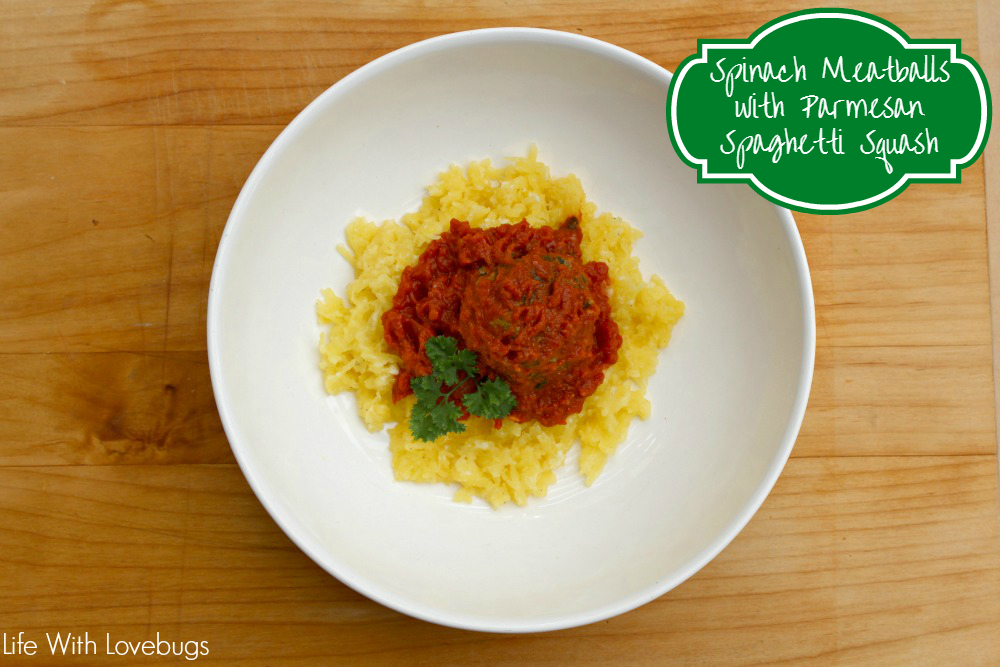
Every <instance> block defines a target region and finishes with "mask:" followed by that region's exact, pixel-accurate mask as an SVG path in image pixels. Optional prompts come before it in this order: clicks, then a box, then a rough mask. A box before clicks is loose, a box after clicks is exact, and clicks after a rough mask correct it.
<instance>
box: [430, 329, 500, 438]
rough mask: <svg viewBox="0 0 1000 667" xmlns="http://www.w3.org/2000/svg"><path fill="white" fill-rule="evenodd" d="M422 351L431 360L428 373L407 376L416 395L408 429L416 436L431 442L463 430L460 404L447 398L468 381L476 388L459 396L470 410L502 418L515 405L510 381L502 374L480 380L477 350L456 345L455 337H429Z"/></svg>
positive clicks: (483, 415) (494, 417)
mask: <svg viewBox="0 0 1000 667" xmlns="http://www.w3.org/2000/svg"><path fill="white" fill-rule="evenodd" d="M424 352H426V353H427V358H428V359H429V360H430V362H431V369H432V370H431V374H430V375H423V376H421V377H415V378H410V388H411V389H412V390H413V394H414V395H415V396H416V397H417V403H416V405H414V406H413V411H412V412H411V413H410V432H411V433H413V437H414V438H416V439H417V440H424V441H427V442H430V441H432V440H436V439H438V438H440V437H441V436H443V435H446V434H448V433H461V432H463V431H464V430H465V424H463V423H462V422H460V421H459V418H461V416H462V408H460V407H459V406H458V405H456V404H455V403H454V402H452V401H451V400H450V399H451V395H452V394H453V393H454V392H455V390H456V389H458V388H459V387H461V386H464V385H466V384H467V383H469V382H473V383H475V384H476V385H477V386H476V390H475V391H473V392H470V393H468V394H466V395H465V396H464V397H463V398H462V405H464V406H465V409H466V410H467V411H468V412H469V414H472V415H476V416H477V417H482V418H484V419H503V418H504V417H506V416H507V415H509V414H510V413H511V411H512V410H513V409H514V408H515V407H516V406H517V399H516V398H515V397H514V394H513V392H511V390H510V385H508V384H507V382H506V381H504V380H503V379H502V378H496V379H495V380H483V381H479V379H480V378H479V367H478V366H477V364H476V353H475V352H473V351H472V350H460V349H458V341H457V340H455V339H454V338H451V337H450V336H435V337H434V338H430V339H428V340H427V342H426V343H425V344H424ZM459 373H464V374H465V378H463V379H459ZM449 387H450V388H449Z"/></svg>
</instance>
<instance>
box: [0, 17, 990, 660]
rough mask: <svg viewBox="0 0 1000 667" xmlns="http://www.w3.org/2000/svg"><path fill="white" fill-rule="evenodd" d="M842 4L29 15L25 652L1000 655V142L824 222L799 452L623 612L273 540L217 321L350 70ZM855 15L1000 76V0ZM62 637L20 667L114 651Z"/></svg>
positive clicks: (674, 33) (14, 506)
mask: <svg viewBox="0 0 1000 667" xmlns="http://www.w3.org/2000/svg"><path fill="white" fill-rule="evenodd" d="M809 6H810V5H808V4H803V3H793V4H787V5H786V4H780V3H776V2H766V1H765V2H752V3H747V2H739V1H736V0H733V1H731V2H719V1H713V0H708V1H706V2H690V1H684V2H658V1H656V0H637V1H635V2H629V3H626V2H622V3H618V4H615V3H612V2H603V1H595V2H579V3H569V2H550V1H548V0H539V1H537V2H506V1H500V0H491V1H487V2H472V1H471V0H458V1H457V2H425V1H423V0H420V1H415V0H404V1H401V2H390V1H388V0H370V1H361V0H355V1H352V2H315V1H304V2H302V1H299V0H288V1H285V2H273V3H268V2H217V1H214V0H200V1H192V0H184V1H172V0H169V1H168V0H107V1H103V2H88V1H84V0H66V1H65V2H54V1H51V0H0V72H2V75H0V147H2V148H0V633H5V634H6V635H7V642H8V643H9V640H10V639H11V637H12V636H16V635H17V633H19V632H24V633H25V634H24V636H25V637H26V638H28V637H30V638H32V639H34V640H36V641H39V642H44V639H45V633H46V632H49V633H54V632H60V631H61V632H74V633H83V632H85V631H87V632H89V633H90V637H91V638H97V639H98V640H99V641H100V643H101V652H102V653H103V649H104V645H103V642H104V640H105V637H106V636H110V637H111V639H112V643H113V642H114V641H115V640H117V639H124V640H129V641H136V640H144V639H154V640H155V639H156V633H157V632H158V633H160V635H161V637H163V638H167V639H172V640H174V641H179V640H196V641H204V642H206V644H207V646H208V648H209V649H210V653H209V655H207V656H203V657H200V658H199V661H218V662H221V663H224V664H234V663H240V662H247V663H260V664H289V663H300V664H314V663H318V662H327V661H333V660H336V659H340V660H343V661H348V662H371V663H385V662H406V663H411V662H415V663H419V664H442V663H443V664H467V663H471V662H474V661H475V662H486V663H491V662H511V663H514V662H516V663H534V662H547V663H573V664H575V663H599V664H625V663H630V664H634V663H659V664H664V663H672V662H676V663H682V664H690V663H699V664H709V665H728V664H765V663H767V664H773V663H787V664H802V663H806V664H837V665H839V664H880V665H884V664H905V665H921V664H927V665H941V664H961V665H998V664H1000V504H998V499H997V437H996V436H997V429H996V410H995V393H996V383H995V379H994V358H995V354H994V346H995V340H996V338H995V337H994V334H993V331H994V330H996V331H1000V327H994V326H992V325H991V314H992V315H994V316H995V313H996V309H997V307H998V305H1000V276H997V273H1000V268H998V266H1000V265H998V266H994V269H995V273H994V285H995V289H994V291H993V304H994V305H993V310H992V311H991V289H990V270H989V269H990V266H989V257H990V246H991V244H993V245H994V246H995V249H994V250H995V253H994V254H996V255H997V257H998V259H1000V144H997V140H996V137H994V142H993V145H992V146H991V147H990V149H989V150H988V152H987V155H986V157H985V158H984V159H980V160H979V162H978V163H977V164H975V165H974V166H973V167H971V168H969V169H967V170H965V171H964V172H963V175H962V180H963V182H962V183H961V184H954V185H941V184H937V185H927V184H924V185H915V186H912V187H910V188H909V189H908V190H906V191H905V192H904V193H903V194H902V195H901V196H899V197H898V198H896V199H894V200H892V201H891V202H889V203H888V204H885V205H883V206H880V207H878V208H875V209H873V210H869V211H865V212H862V213H857V214H853V215H847V216H835V217H824V216H814V215H804V214H795V220H796V222H797V223H798V227H799V230H800V231H801V234H802V238H803V241H804V243H805V248H806V253H807V255H808V259H809V264H810V267H811V270H812V278H813V286H814V291H815V297H816V323H817V326H816V330H817V348H816V371H815V380H814V382H813V386H812V395H811V397H810V400H809V407H808V410H807V412H806V417H805V422H804V423H803V425H802V431H801V434H800V436H799V438H798V442H797V443H796V445H795V448H794V451H793V452H792V458H791V460H790V461H789V462H788V465H787V466H786V468H785V470H784V473H783V474H782V475H781V478H780V479H779V480H778V483H777V486H775V488H774V491H773V492H772V493H771V495H770V496H769V497H768V499H767V501H766V502H765V503H764V505H763V507H762V508H761V509H760V511H759V512H758V513H757V515H756V516H755V517H754V519H753V520H752V521H751V522H750V523H749V525H748V526H747V527H746V528H745V529H744V530H743V532H742V533H741V534H740V535H739V536H738V537H737V538H736V540H735V541H734V542H733V543H732V544H731V545H730V546H729V547H728V548H727V549H725V550H724V551H723V552H722V554H721V555H719V557H718V558H716V559H715V560H714V561H712V562H711V563H710V564H709V565H708V566H707V567H705V568H704V569H703V570H702V571H701V572H699V573H698V574H697V575H695V576H694V577H693V578H692V579H691V580H689V581H688V582H686V583H684V584H683V585H681V586H680V587H678V588H677V589H675V590H673V591H672V592H670V593H668V594H666V595H664V596H663V597H661V598H659V599H658V600H655V601H654V602H651V603H649V604H647V605H645V606H643V607H641V608H639V609H637V610H635V611H632V612H629V613H627V614H624V615H622V616H619V617H617V618H613V619H611V620H608V621H604V622H600V623H596V624H593V625H589V626H585V627H581V628H576V629H571V630H565V631H559V632H552V633H547V634H535V635H510V636H508V635H490V634H480V633H475V632H467V631H460V630H454V629H449V628H444V627H439V626H435V625H432V624H429V623H425V622H422V621H418V620H414V619H412V618H409V617H406V616H403V615H401V614H398V613H396V612H394V611H391V610H389V609H387V608H385V607H382V606H380V605H378V604H376V603H374V602H372V601H370V600H368V599H367V598H365V597H363V596H362V595H360V594H358V593H356V592H354V591H353V590H351V589H349V588H347V587H346V586H344V585H342V584H341V583H339V582H338V581H337V580H336V579H334V578H332V577H331V576H329V575H328V574H326V573H325V572H324V571H323V570H321V569H320V568H319V567H318V566H317V565H315V564H314V563H313V562H312V561H311V560H310V559H309V558H308V557H307V556H305V555H304V554H303V553H302V552H301V551H299V549H298V548H296V547H295V546H294V545H293V544H292V543H291V541H289V539H288V538H287V537H285V535H284V534H283V533H282V531H281V530H280V529H279V528H278V526H277V525H276V524H275V523H274V522H273V521H272V520H271V519H270V517H269V516H268V515H267V513H266V512H265V511H264V509H263V508H262V507H261V505H260V503H259V502H258V501H257V499H256V497H255V496H254V495H253V493H252V492H251V490H250V488H249V486H248V485H247V482H246V481H245V479H244V477H243V475H242V473H241V472H240V469H239V468H238V467H237V465H236V464H235V461H234V458H233V454H232V452H231V451H230V448H229V444H228V442H227V440H226V436H225V434H224V433H223V430H222V426H221V424H220V421H219V416H218V414H217V412H216V408H215V403H214V400H213V396H212V387H211V383H210V379H209V371H208V359H207V354H206V340H205V316H206V302H207V292H208V283H209V278H210V276H211V272H212V262H213V260H214V257H215V250H216V247H217V245H218V242H219V238H220V235H221V233H222V229H223V225H224V224H225V221H226V218H227V215H228V214H229V211H230V208H231V207H232V204H233V202H234V200H235V198H236V195H237V194H238V192H239V190H240V187H241V186H242V185H243V182H244V181H245V179H246V178H247V176H248V174H249V173H250V170H251V169H252V168H253V166H254V165H255V164H256V162H257V160H258V158H259V157H260V156H261V154H262V153H263V152H264V150H265V149H266V148H267V146H268V145H269V144H270V142H271V141H272V140H273V139H274V138H275V137H276V136H277V134H278V133H279V132H280V131H281V129H282V128H283V127H284V126H285V125H286V124H287V123H288V122H289V121H290V120H291V119H292V118H293V117H294V116H295V115H296V114H297V113H298V112H299V111H300V110H301V109H302V108H303V107H304V106H305V105H306V104H307V103H308V102H310V101H311V100H312V99H313V98H315V97H316V96H317V95H318V94H319V93H320V92H322V91H323V90H324V89H326V88H327V87H328V86H330V85H331V84H333V83H334V82H336V81H337V80H338V79H340V78H341V77H343V76H345V75H346V74H348V73H350V72H351V71H353V70H354V69H356V68H358V67H360V66H361V65H363V64H365V63H367V62H369V61H371V60H373V59H374V58H376V57H378V56H381V55H383V54H385V53H388V52H389V51H392V50H394V49H397V48H399V47H402V46H405V45H407V44H410V43H412V42H415V41H418V40H421V39H424V38H427V37H432V36H435V35H440V34H443V33H447V32H452V31H457V30H465V29H471V28H485V27H492V26H508V25H530V26H537V27H545V28H555V29H559V30H565V31H569V32H574V33H579V34H585V35H590V36H592V37H596V38H599V39H602V40H606V41H609V42H612V43H614V44H618V45H620V46H623V47H625V48H627V49H630V50H632V51H635V52H636V53H638V54H640V55H643V56H645V57H647V58H649V59H651V60H653V61H654V62H656V63H658V64H660V65H662V66H664V67H666V68H668V69H671V70H673V69H675V68H676V67H677V65H678V63H679V62H680V61H681V60H682V59H683V58H684V57H685V56H687V55H689V54H691V53H693V52H694V50H695V48H696V44H695V42H696V40H697V39H698V38H744V37H746V36H748V35H749V34H750V33H751V32H752V31H753V30H755V29H756V28H758V27H760V26H761V25H762V24H763V23H764V22H766V21H768V20H770V19H772V18H775V17H777V16H779V15H781V14H784V13H786V12H789V11H793V10H797V9H803V8H807V7H809ZM852 7H853V8H855V9H861V10H865V11H869V12H873V13H876V14H878V15H880V16H882V17H884V18H886V19H888V20H889V21H892V22H893V23H895V24H896V25H898V26H899V27H900V28H901V29H902V30H904V31H906V32H907V33H908V34H909V35H910V36H911V37H916V38H959V39H961V40H962V49H963V51H964V52H965V53H968V54H970V55H972V56H973V57H975V58H977V59H978V60H979V62H980V63H981V64H982V65H983V67H984V69H985V70H986V73H987V76H988V77H989V78H990V79H991V80H992V81H993V84H994V90H996V88H997V87H998V86H1000V67H998V65H1000V43H998V40H1000V6H998V5H996V4H995V3H993V2H992V1H991V0H981V1H980V2H978V3H977V2H975V0H962V1H957V2H929V1H927V0H905V1H904V0H900V1H891V2H862V3H861V4H854V5H852ZM994 134H995V133H994ZM984 162H985V169H984ZM990 182H992V183H993V186H992V187H988V183H990ZM703 187H711V186H707V185H706V186H703ZM991 225H995V226H996V227H995V229H994V228H991ZM988 231H990V232H995V233H991V234H989V235H988V234H987V232H988ZM993 321H997V320H993ZM41 648H42V649H43V650H41V651H40V652H39V654H38V655H36V656H34V657H30V656H26V655H20V656H17V655H15V656H13V657H12V656H9V655H3V654H2V653H0V663H6V662H8V661H9V662H11V663H12V664H13V663H15V662H23V664H47V663H46V660H48V661H49V662H50V663H52V664H62V663H63V662H64V661H65V660H70V661H71V662H72V663H73V664H83V663H84V662H86V658H84V657H80V656H78V657H76V658H68V657H67V658H65V659H64V658H58V659H52V658H51V657H48V658H47V654H48V649H47V647H46V646H44V644H43V645H42V647H41ZM95 659H96V658H95ZM133 660H135V661H138V662H146V661H149V660H153V661H156V660H157V658H155V657H154V658H143V657H142V656H140V657H139V658H138V659H133ZM159 660H163V659H162V658H161V659H159ZM173 660H175V661H176V660H179V658H174V659H173ZM126 662H127V661H126V659H125V658H118V659H117V664H125V663H126Z"/></svg>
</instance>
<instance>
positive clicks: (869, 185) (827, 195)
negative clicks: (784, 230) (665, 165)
mask: <svg viewBox="0 0 1000 667" xmlns="http://www.w3.org/2000/svg"><path fill="white" fill-rule="evenodd" d="M990 117H991V104H990V94H989V87H988V85H987V83H986V77H985V76H984V75H983V72H982V70H981V69H980V68H979V65H978V64H977V63H976V62H975V61H974V60H973V59H972V58H969V57H968V56H965V55H962V52H961V41H960V40H947V39H936V40H925V39H910V38H908V37H907V36H906V34H905V33H904V32H903V31H901V30H900V29H899V28H897V27H896V26H894V25H892V24H891V23H889V22H888V21H885V20H883V19H881V18H878V17H877V16H873V15H871V14H865V13H863V12H858V11H854V10H850V9H825V10H807V11H801V12H795V13H792V14H787V15H785V16H782V17H780V18H778V19H775V20H774V21H771V22H769V23H767V24H765V25H764V26H763V27H761V28H760V29H759V30H757V31H756V32H755V33H754V34H753V35H751V36H750V39H746V40H737V41H724V40H711V39H704V40H698V52H697V53H696V54H694V55H692V56H689V57H688V58H686V59H685V60H684V61H683V62H682V63H681V65H680V67H679V68H678V70H677V72H676V73H675V74H674V77H673V80H672V81H671V83H670V91H669V93H668V95H667V125H668V129H669V131H670V138H671V140H672V141H673V144H674V148H675V149H676V150H677V154H678V155H679V156H680V157H681V159H682V160H684V162H686V163H687V164H688V165H690V166H692V167H694V168H695V169H697V170H698V180H699V181H702V182H747V183H749V184H750V186H751V187H753V188H754V190H756V191H757V192H759V193H760V194H761V195H763V196H764V197H767V198H768V199H770V200H771V201H773V202H775V203H776V204H779V205H781V206H785V207H788V208H792V209H795V210H799V211H809V212H813V213H827V214H835V213H850V212H853V211H860V210H863V209H867V208H871V207H873V206H878V205H879V204H881V203H883V202H885V201H888V200H889V199H892V198H893V197H895V196H896V195H898V194H899V193H900V192H902V191H903V190H904V189H905V188H906V186H907V185H909V184H910V183H913V182H930V183H957V182H960V181H961V178H962V177H961V170H962V169H963V168H964V167H967V166H969V165H971V164H972V163H973V162H975V161H976V159H977V158H978V157H979V155H980V154H981V153H982V152H983V148H984V147H985V145H986V138H987V136H988V135H989V131H990Z"/></svg>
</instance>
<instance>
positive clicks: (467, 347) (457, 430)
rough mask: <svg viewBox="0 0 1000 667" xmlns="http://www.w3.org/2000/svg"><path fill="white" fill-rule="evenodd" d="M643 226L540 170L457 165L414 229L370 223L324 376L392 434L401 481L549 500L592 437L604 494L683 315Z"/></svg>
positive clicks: (352, 232) (330, 300) (527, 165)
mask: <svg viewBox="0 0 1000 667" xmlns="http://www.w3.org/2000/svg"><path fill="white" fill-rule="evenodd" d="M640 235H641V234H640V232H638V231H637V230H636V229H634V228H632V227H631V226H630V225H629V224H628V223H626V222H625V221H623V220H621V219H619V218H615V217H613V216H612V215H611V214H609V213H602V214H600V215H598V214H597V212H596V207H595V205H594V204H593V203H591V202H588V201H586V197H585V195H584V192H583V188H582V187H581V185H580V182H579V180H578V179H577V178H576V177H575V176H573V175H568V176H565V177H563V178H558V179H553V178H551V177H550V175H549V170H548V168H547V167H546V166H545V165H544V164H542V163H541V162H539V161H538V160H537V154H536V151H535V149H534V148H532V149H531V151H530V153H529V155H528V157H527V158H518V159H514V160H511V161H510V163H509V164H508V165H507V166H504V167H494V166H493V165H492V164H491V163H490V161H489V160H484V161H481V162H473V163H472V164H470V165H469V166H468V168H467V169H465V170H462V169H460V168H459V167H457V166H452V167H451V168H450V169H449V170H448V171H446V172H443V173H442V174H440V175H439V177H438V180H437V182H436V183H434V184H433V185H431V186H430V187H429V188H428V189H427V196H426V197H425V198H424V200H423V202H422V204H421V206H420V209H419V210H418V211H416V212H415V213H409V214H407V215H405V216H403V218H402V220H401V221H400V222H398V223H397V222H393V221H388V222H385V223H383V224H381V225H376V224H374V223H372V222H369V221H367V220H364V219H360V218H359V219H356V220H354V221H353V222H352V223H351V224H350V225H349V226H348V229H347V242H348V246H349V249H348V248H343V247H342V248H340V251H341V254H343V255H344V257H345V258H346V259H347V260H348V261H350V262H351V264H352V265H353V267H354V271H355V278H354V280H353V281H352V282H351V283H350V284H349V285H348V287H347V292H346V297H347V300H346V302H345V301H344V299H341V298H340V297H339V296H337V295H336V294H335V293H334V292H333V291H332V290H329V289H328V290H325V291H324V293H323V299H322V300H321V301H320V302H319V304H318V306H317V310H318V313H319V317H320V321H321V322H322V323H323V324H325V325H327V326H326V327H325V331H324V333H323V335H322V338H321V341H320V366H321V369H322V371H323V374H324V380H325V386H326V389H327V391H328V392H330V393H339V392H341V391H353V392H355V394H356V396H357V400H358V408H359V412H360V415H361V418H362V419H363V420H364V422H365V424H366V426H367V427H368V428H369V429H370V430H372V431H377V430H380V429H382V428H383V427H384V426H385V424H387V423H390V422H396V424H395V426H393V427H392V428H391V429H390V432H389V446H390V450H391V452H392V457H393V468H394V471H395V474H396V478H397V479H399V480H405V481H414V482H442V483H455V484H457V485H458V492H457V493H456V496H455V498H456V500H460V501H469V500H471V499H472V498H473V497H474V496H480V497H482V498H483V499H484V500H486V501H487V502H489V503H490V504H491V505H493V506H494V507H499V506H501V505H503V504H505V503H507V502H509V501H513V502H515V503H517V504H519V505H523V504H524V503H525V502H527V500H528V498H529V497H530V496H544V495H545V493H546V490H547V489H548V487H549V485H550V484H552V483H553V482H554V481H555V470H556V469H557V468H558V467H559V466H561V465H562V463H563V461H564V459H565V455H566V453H567V452H568V451H569V449H571V448H572V447H573V446H574V445H575V444H577V443H579V445H580V448H581V449H580V470H581V472H582V473H583V475H584V477H585V479H586V481H587V483H588V484H590V483H592V482H593V481H594V480H595V479H596V478H597V476H598V475H599V474H600V472H601V469H602V468H603V467H604V464H605V462H606V460H607V457H608V455H610V454H611V453H612V452H613V451H614V449H615V448H616V447H617V445H618V444H619V443H620V442H622V441H623V440H624V439H625V436H626V434H627V432H628V427H629V424H630V423H631V421H632V419H633V418H635V417H640V418H643V419H644V418H646V417H648V416H649V414H650V404H649V401H648V400H647V399H646V398H645V392H646V383H647V379H648V378H649V377H650V375H652V373H653V372H654V371H655V370H656V363H657V353H658V351H659V349H661V348H663V347H665V346H666V345H667V343H668V342H669V340H670V334H671V330H672V328H673V326H674V324H675V323H676V322H677V321H678V320H679V319H680V317H681V316H682V315H683V313H684V304H683V303H681V302H680V301H678V300H677V299H675V298H674V297H673V296H672V295H671V294H670V292H669V291H668V290H667V288H666V286H665V285H664V284H663V281H662V280H661V279H660V278H659V276H656V275H653V276H652V277H651V278H650V280H648V281H645V280H643V278H642V274H641V273H640V272H639V266H638V260H637V259H636V258H635V257H633V256H632V245H633V243H634V241H635V240H636V239H638V238H639V236H640Z"/></svg>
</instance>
